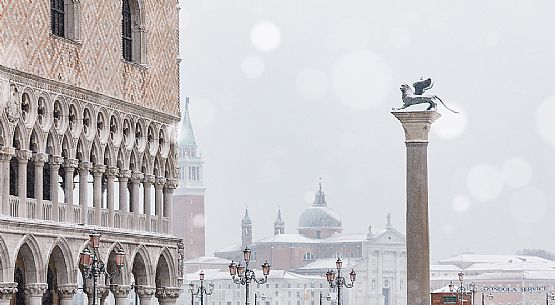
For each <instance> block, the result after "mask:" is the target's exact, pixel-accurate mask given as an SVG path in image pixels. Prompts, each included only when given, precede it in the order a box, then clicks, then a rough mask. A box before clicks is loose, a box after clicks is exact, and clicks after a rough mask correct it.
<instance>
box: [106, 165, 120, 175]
mask: <svg viewBox="0 0 555 305" xmlns="http://www.w3.org/2000/svg"><path fill="white" fill-rule="evenodd" d="M117 174H119V168H117V167H115V166H110V167H108V168H107V169H106V176H108V177H115V176H116V175H117Z"/></svg>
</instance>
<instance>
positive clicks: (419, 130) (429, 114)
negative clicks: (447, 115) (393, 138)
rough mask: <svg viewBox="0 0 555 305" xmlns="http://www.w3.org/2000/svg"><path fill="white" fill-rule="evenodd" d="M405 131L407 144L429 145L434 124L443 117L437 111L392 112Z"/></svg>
mask: <svg viewBox="0 0 555 305" xmlns="http://www.w3.org/2000/svg"><path fill="white" fill-rule="evenodd" d="M392 114H393V115H394V116H395V117H396V118H397V119H398V120H399V121H401V124H402V125H403V129H404V130H405V143H413V142H420V143H428V134H429V132H430V128H431V125H432V123H433V122H434V121H435V120H437V119H438V118H439V117H440V116H441V115H440V114H439V113H438V112H437V111H406V112H392Z"/></svg>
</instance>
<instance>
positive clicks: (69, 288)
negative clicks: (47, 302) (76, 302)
mask: <svg viewBox="0 0 555 305" xmlns="http://www.w3.org/2000/svg"><path fill="white" fill-rule="evenodd" d="M56 291H57V292H58V294H59V295H60V297H61V298H71V297H73V295H74V294H75V293H77V285H75V284H59V285H58V289H57V290H56Z"/></svg>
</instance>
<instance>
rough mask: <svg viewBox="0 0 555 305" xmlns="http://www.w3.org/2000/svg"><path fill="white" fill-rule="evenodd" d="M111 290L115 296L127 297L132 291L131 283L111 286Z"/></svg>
mask: <svg viewBox="0 0 555 305" xmlns="http://www.w3.org/2000/svg"><path fill="white" fill-rule="evenodd" d="M110 291H111V292H112V294H114V297H115V298H126V297H127V295H128V294H129V292H130V291H131V286H129V285H114V286H111V287H110Z"/></svg>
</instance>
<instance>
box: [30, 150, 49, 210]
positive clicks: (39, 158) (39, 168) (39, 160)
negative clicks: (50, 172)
mask: <svg viewBox="0 0 555 305" xmlns="http://www.w3.org/2000/svg"><path fill="white" fill-rule="evenodd" d="M46 161H48V155H46V154H43V153H36V154H35V155H34V156H33V165H34V166H35V183H34V184H35V185H34V187H35V199H36V200H37V205H36V209H37V210H36V215H37V219H46V218H47V216H48V215H43V212H44V211H43V208H42V199H43V198H42V195H43V185H44V177H43V176H44V163H45V162H46Z"/></svg>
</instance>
